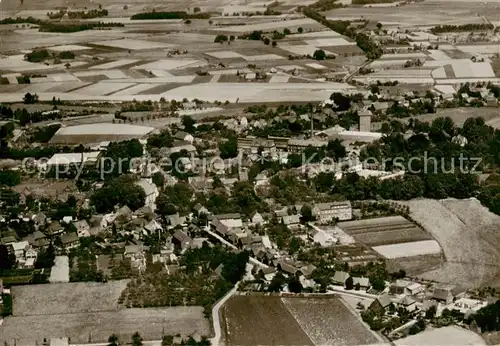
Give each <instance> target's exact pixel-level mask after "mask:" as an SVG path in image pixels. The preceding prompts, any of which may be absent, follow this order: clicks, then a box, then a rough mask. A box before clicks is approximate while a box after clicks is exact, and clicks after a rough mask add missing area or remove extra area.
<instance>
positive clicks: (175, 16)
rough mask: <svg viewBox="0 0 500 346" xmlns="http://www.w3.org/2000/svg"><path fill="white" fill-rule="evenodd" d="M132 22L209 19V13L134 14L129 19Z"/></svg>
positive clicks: (153, 12) (154, 12)
mask: <svg viewBox="0 0 500 346" xmlns="http://www.w3.org/2000/svg"><path fill="white" fill-rule="evenodd" d="M130 19H132V20H144V19H210V13H204V12H196V13H192V14H190V13H187V12H184V11H173V12H156V11H155V10H153V11H152V12H143V13H136V14H134V15H132V17H130Z"/></svg>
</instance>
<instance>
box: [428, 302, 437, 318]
mask: <svg viewBox="0 0 500 346" xmlns="http://www.w3.org/2000/svg"><path fill="white" fill-rule="evenodd" d="M436 311H437V308H436V306H435V305H432V306H431V307H430V308H429V309H427V311H426V312H425V318H426V319H428V320H432V319H433V318H434V316H436Z"/></svg>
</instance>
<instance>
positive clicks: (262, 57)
mask: <svg viewBox="0 0 500 346" xmlns="http://www.w3.org/2000/svg"><path fill="white" fill-rule="evenodd" d="M243 59H245V60H246V61H266V60H281V59H285V58H284V57H282V56H280V55H276V54H263V55H246V56H244V57H243Z"/></svg>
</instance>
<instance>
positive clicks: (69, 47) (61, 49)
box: [48, 44, 92, 52]
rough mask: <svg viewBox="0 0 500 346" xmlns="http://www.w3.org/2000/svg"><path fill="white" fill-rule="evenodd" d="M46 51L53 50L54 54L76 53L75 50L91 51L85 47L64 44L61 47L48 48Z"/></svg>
mask: <svg viewBox="0 0 500 346" xmlns="http://www.w3.org/2000/svg"><path fill="white" fill-rule="evenodd" d="M48 49H50V50H54V51H56V52H64V51H77V50H87V49H92V48H89V47H87V46H79V45H76V44H65V45H62V46H55V47H49V48H48Z"/></svg>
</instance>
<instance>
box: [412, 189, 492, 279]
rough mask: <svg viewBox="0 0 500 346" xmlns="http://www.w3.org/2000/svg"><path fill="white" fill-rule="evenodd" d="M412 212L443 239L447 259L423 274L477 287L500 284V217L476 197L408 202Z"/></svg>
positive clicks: (427, 228)
mask: <svg viewBox="0 0 500 346" xmlns="http://www.w3.org/2000/svg"><path fill="white" fill-rule="evenodd" d="M407 203H408V205H409V207H410V215H411V216H412V218H413V219H414V220H416V221H417V222H419V223H420V224H421V225H422V226H423V227H424V228H425V229H426V230H427V231H428V232H429V233H430V234H431V235H432V236H433V237H434V238H435V239H436V240H437V241H438V243H439V245H440V246H441V248H442V249H443V252H444V255H445V257H446V262H445V263H444V264H443V265H441V266H440V267H439V268H437V269H435V270H431V271H428V272H426V273H424V274H421V275H420V276H421V277H423V278H425V279H429V280H435V281H439V282H446V283H453V284H459V285H462V286H463V287H467V288H473V287H479V286H484V285H490V286H497V287H498V286H499V284H500V267H499V265H498V263H500V250H499V249H500V234H499V233H498V229H499V228H500V217H499V216H497V215H495V214H493V213H491V212H489V211H488V209H487V208H485V207H484V206H482V205H481V203H480V202H479V201H478V200H477V199H474V198H471V199H466V200H457V199H445V200H441V201H437V200H430V199H418V200H412V201H409V202H407Z"/></svg>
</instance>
